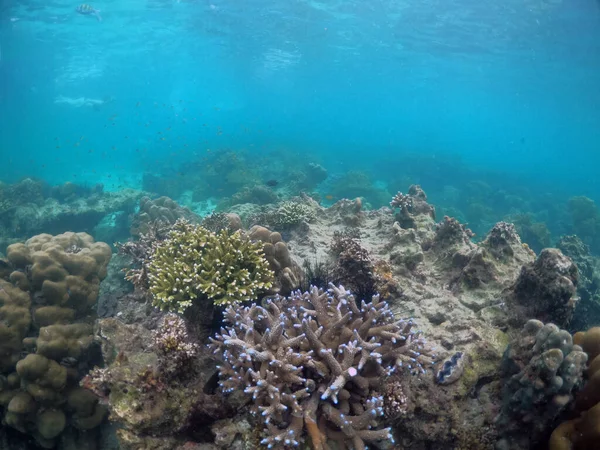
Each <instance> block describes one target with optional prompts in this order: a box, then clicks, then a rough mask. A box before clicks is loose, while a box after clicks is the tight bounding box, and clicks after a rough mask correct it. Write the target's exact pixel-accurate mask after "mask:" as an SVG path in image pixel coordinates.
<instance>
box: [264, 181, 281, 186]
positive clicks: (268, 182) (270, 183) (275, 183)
mask: <svg viewBox="0 0 600 450" xmlns="http://www.w3.org/2000/svg"><path fill="white" fill-rule="evenodd" d="M265 184H266V185H267V186H270V187H275V186H277V185H278V184H279V181H277V180H268V181H267V182H265Z"/></svg>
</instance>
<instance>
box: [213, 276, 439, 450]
mask: <svg viewBox="0 0 600 450" xmlns="http://www.w3.org/2000/svg"><path fill="white" fill-rule="evenodd" d="M225 321H226V322H228V323H229V325H227V326H226V327H225V328H223V329H222V330H221V334H217V335H216V337H215V338H214V339H212V340H211V344H210V346H211V348H212V349H214V351H215V353H216V354H217V355H218V356H219V357H220V359H221V360H222V364H221V366H220V367H219V370H220V382H219V384H220V387H221V389H222V390H223V391H224V392H225V393H230V392H232V391H234V390H236V389H243V390H244V392H245V393H246V394H248V395H250V396H252V401H253V411H254V413H255V414H258V415H259V416H260V417H261V418H262V419H263V420H264V423H265V425H266V436H265V437H264V439H263V440H262V444H263V445H266V446H267V447H268V448H276V449H286V448H290V447H298V446H299V445H300V444H301V443H303V442H305V441H306V438H307V436H308V437H310V440H311V442H312V446H313V448H314V449H325V448H329V447H328V446H327V442H328V441H337V442H338V443H339V444H341V446H342V448H353V449H356V450H361V449H365V448H367V444H369V443H372V442H377V441H381V440H388V441H392V440H393V438H392V434H391V430H390V429H389V428H383V429H380V428H377V417H379V416H382V415H383V397H382V396H381V395H380V393H379V390H380V389H381V385H380V380H381V378H382V376H384V375H389V374H391V373H392V372H395V371H396V369H399V368H405V369H406V370H407V371H412V372H424V371H425V369H424V365H425V364H429V363H431V360H430V358H429V356H427V354H428V350H427V346H426V343H425V341H424V339H423V337H422V336H421V334H420V332H418V331H414V330H413V323H412V321H411V320H396V319H395V318H394V314H393V313H392V311H391V310H390V308H389V306H388V304H387V303H386V302H384V301H381V300H380V299H379V297H378V296H374V297H373V298H372V300H371V302H369V303H367V302H365V301H362V302H361V303H360V305H359V304H358V303H357V301H356V300H355V298H354V296H352V295H351V294H350V292H348V291H347V290H345V289H344V288H343V287H342V286H340V287H335V286H334V285H330V289H329V290H327V291H323V290H319V289H317V288H312V290H311V291H310V292H304V293H301V292H300V291H297V292H295V293H294V294H292V295H291V296H290V297H281V296H277V297H275V298H273V299H267V301H266V302H265V304H264V306H259V305H252V306H249V307H245V308H243V309H240V308H237V309H235V308H232V307H229V308H227V310H226V311H225Z"/></svg>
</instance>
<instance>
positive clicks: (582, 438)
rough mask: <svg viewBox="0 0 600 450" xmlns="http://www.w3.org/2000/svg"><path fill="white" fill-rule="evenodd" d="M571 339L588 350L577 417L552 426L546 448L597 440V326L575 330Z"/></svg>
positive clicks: (590, 444)
mask: <svg viewBox="0 0 600 450" xmlns="http://www.w3.org/2000/svg"><path fill="white" fill-rule="evenodd" d="M573 341H574V342H575V343H576V344H578V345H580V346H581V348H582V349H583V350H584V351H585V352H586V353H587V354H588V357H589V361H590V363H589V365H588V368H587V382H586V384H585V386H584V388H583V389H582V390H581V392H579V393H578V394H577V397H576V398H575V412H576V413H577V414H578V417H576V418H574V419H571V420H567V421H566V422H563V423H562V424H560V425H559V426H558V427H557V428H556V430H554V432H553V433H552V436H551V437H550V442H549V449H550V450H586V449H592V448H597V446H598V442H600V356H599V355H600V327H594V328H590V329H589V330H588V331H585V332H578V333H575V335H574V336H573Z"/></svg>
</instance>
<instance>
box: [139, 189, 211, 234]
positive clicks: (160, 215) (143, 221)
mask: <svg viewBox="0 0 600 450" xmlns="http://www.w3.org/2000/svg"><path fill="white" fill-rule="evenodd" d="M178 219H185V220H186V221H188V222H199V221H200V218H199V217H198V216H197V215H196V214H194V213H193V212H192V211H190V210H189V209H188V208H182V207H181V206H179V205H178V204H177V202H175V201H173V200H171V199H170V198H169V197H159V198H157V199H155V200H151V199H150V197H142V198H141V199H140V210H139V212H138V213H137V214H136V215H135V216H134V217H133V219H132V221H131V234H132V235H133V236H134V237H138V236H141V235H142V234H148V232H149V230H150V227H151V226H153V225H154V224H155V223H157V222H159V223H161V224H162V225H163V226H168V225H174V224H175V222H176V221H177V220H178Z"/></svg>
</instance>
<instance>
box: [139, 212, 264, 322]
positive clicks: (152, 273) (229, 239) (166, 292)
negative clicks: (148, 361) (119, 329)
mask: <svg viewBox="0 0 600 450" xmlns="http://www.w3.org/2000/svg"><path fill="white" fill-rule="evenodd" d="M262 248H263V245H262V244H261V243H254V242H252V241H251V240H250V239H248V238H247V237H245V236H243V235H242V234H241V233H240V232H239V231H238V232H235V233H229V232H228V231H227V230H222V231H221V232H220V233H219V234H216V233H213V232H210V231H208V230H207V229H205V228H203V227H201V226H197V225H192V224H190V223H188V222H185V221H182V220H180V221H178V222H176V224H175V225H174V226H173V229H172V230H171V231H170V232H169V236H168V238H167V239H165V240H164V241H162V242H160V243H159V244H158V245H157V246H156V248H155V250H154V252H153V253H152V256H151V257H150V261H149V263H148V266H147V270H148V281H149V286H148V290H149V291H150V292H151V293H152V296H153V300H154V305H155V306H157V307H159V308H160V309H163V310H171V311H178V312H183V311H184V310H185V309H186V308H188V307H189V306H191V305H192V303H193V302H194V301H195V300H197V299H198V298H206V299H210V300H211V301H212V302H213V303H214V304H215V305H227V304H232V303H239V302H242V301H246V300H251V299H255V298H256V297H257V295H258V294H259V293H261V292H264V291H267V290H268V289H269V288H270V287H271V286H272V284H273V272H272V271H271V270H270V269H269V264H268V262H267V260H266V259H265V257H264V254H263V249H262Z"/></svg>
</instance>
